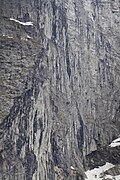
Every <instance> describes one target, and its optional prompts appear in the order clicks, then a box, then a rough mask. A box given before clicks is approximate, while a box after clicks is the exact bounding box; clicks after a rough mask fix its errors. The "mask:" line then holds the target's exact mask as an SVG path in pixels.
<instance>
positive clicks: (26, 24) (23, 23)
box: [10, 18, 33, 26]
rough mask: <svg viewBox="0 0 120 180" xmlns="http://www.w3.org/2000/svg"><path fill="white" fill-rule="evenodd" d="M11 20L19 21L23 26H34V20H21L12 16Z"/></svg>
mask: <svg viewBox="0 0 120 180" xmlns="http://www.w3.org/2000/svg"><path fill="white" fill-rule="evenodd" d="M10 20H11V21H14V22H17V23H19V24H22V25H23V26H33V22H21V21H19V20H17V19H13V18H10Z"/></svg>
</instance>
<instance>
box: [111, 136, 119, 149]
mask: <svg viewBox="0 0 120 180" xmlns="http://www.w3.org/2000/svg"><path fill="white" fill-rule="evenodd" d="M109 146H110V147H116V146H120V137H119V138H117V139H115V140H114V141H112V142H111V144H110V145H109Z"/></svg>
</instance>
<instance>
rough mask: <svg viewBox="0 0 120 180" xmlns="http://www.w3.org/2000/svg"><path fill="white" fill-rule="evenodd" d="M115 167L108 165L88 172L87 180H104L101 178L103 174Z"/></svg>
mask: <svg viewBox="0 0 120 180" xmlns="http://www.w3.org/2000/svg"><path fill="white" fill-rule="evenodd" d="M112 167H114V165H113V164H111V163H106V164H105V165H104V166H100V167H98V168H94V169H92V170H88V171H87V172H86V176H87V178H86V180H102V179H103V178H101V177H100V174H101V173H104V172H105V171H106V170H108V169H110V168H112Z"/></svg>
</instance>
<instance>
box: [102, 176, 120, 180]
mask: <svg viewBox="0 0 120 180" xmlns="http://www.w3.org/2000/svg"><path fill="white" fill-rule="evenodd" d="M107 179H111V180H120V175H118V176H111V175H106V176H105V180H107Z"/></svg>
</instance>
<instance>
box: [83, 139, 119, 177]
mask: <svg viewBox="0 0 120 180" xmlns="http://www.w3.org/2000/svg"><path fill="white" fill-rule="evenodd" d="M109 146H110V147H116V146H120V137H119V138H117V139H115V140H114V141H112V143H111V144H110V145H109ZM113 167H114V165H113V164H111V163H108V162H106V164H105V165H103V166H99V167H98V168H94V169H91V170H88V171H87V172H86V176H87V178H86V179H85V180H108V179H109V180H120V175H117V176H112V175H104V172H105V171H107V170H109V169H111V168H113Z"/></svg>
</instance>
